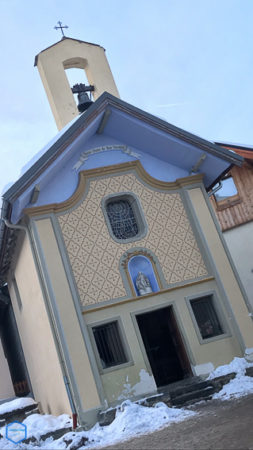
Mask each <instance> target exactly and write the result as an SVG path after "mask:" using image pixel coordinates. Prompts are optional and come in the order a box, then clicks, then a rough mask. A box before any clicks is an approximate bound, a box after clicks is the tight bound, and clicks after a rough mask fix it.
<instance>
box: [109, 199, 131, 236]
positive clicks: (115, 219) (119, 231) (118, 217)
mask: <svg viewBox="0 0 253 450" xmlns="http://www.w3.org/2000/svg"><path fill="white" fill-rule="evenodd" d="M106 211H107V215H108V218H109V221H110V224H111V227H112V232H113V234H114V236H115V237H116V238H117V239H128V238H131V237H133V236H136V235H137V234H138V232H139V229H138V224H137V221H136V217H135V215H134V211H133V208H132V206H131V204H130V201H129V200H127V199H121V200H113V201H109V202H108V203H107V205H106Z"/></svg>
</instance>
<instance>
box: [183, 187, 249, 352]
mask: <svg viewBox="0 0 253 450" xmlns="http://www.w3.org/2000/svg"><path fill="white" fill-rule="evenodd" d="M189 198H190V200H191V204H192V207H193V209H194V211H195V214H196V217H197V219H198V222H199V225H200V227H201V229H202V232H203V234H204V237H205V239H206V242H207V245H208V247H209V251H210V253H211V255H212V258H213V260H214V262H215V265H216V268H217V271H218V273H219V276H220V279H221V281H222V283H223V286H224V289H225V291H226V294H227V297H228V299H229V301H230V304H231V306H232V308H233V312H234V315H235V318H236V321H237V323H238V325H239V328H240V333H241V336H242V338H243V340H244V344H245V347H246V348H248V349H252V348H253V322H252V319H251V317H250V316H249V312H248V309H247V307H246V304H245V301H244V298H243V296H242V292H241V290H240V287H239V285H238V282H237V280H236V278H235V275H234V273H233V270H232V268H231V265H230V263H229V260H228V257H227V255H226V253H225V250H224V247H223V245H222V241H221V240H220V237H219V235H218V232H217V230H216V228H215V224H214V222H213V219H212V216H211V214H210V211H209V209H208V207H207V204H206V201H205V198H204V196H203V194H202V192H201V189H200V188H196V189H191V190H189Z"/></svg>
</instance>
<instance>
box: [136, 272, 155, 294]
mask: <svg viewBox="0 0 253 450" xmlns="http://www.w3.org/2000/svg"><path fill="white" fill-rule="evenodd" d="M135 284H136V287H137V290H138V292H139V295H145V294H149V293H150V292H153V291H152V287H151V284H150V281H149V278H148V277H147V276H146V275H144V273H143V272H138V275H137V278H136V282H135Z"/></svg>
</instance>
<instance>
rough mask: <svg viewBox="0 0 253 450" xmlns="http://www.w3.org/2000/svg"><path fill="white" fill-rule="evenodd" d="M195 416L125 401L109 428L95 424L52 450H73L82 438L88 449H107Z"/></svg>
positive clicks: (52, 444) (53, 444) (60, 441)
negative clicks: (67, 449) (67, 444)
mask: <svg viewBox="0 0 253 450" xmlns="http://www.w3.org/2000/svg"><path fill="white" fill-rule="evenodd" d="M195 414H196V413H195V412H193V411H188V410H185V409H178V408H169V407H168V406H166V405H165V404H164V403H162V402H160V403H157V404H156V405H155V407H151V408H148V407H146V406H141V405H138V404H136V403H132V402H131V401H130V400H126V401H125V402H123V403H122V405H121V406H120V407H119V408H118V410H117V413H116V417H115V419H114V421H113V422H112V423H111V424H110V425H108V426H105V427H101V426H100V425H99V424H96V425H95V426H94V427H93V428H92V429H91V430H89V431H83V432H78V433H73V432H71V433H67V434H65V435H64V436H63V437H62V438H60V439H58V440H57V441H54V442H50V449H61V448H70V447H71V446H72V445H75V444H77V443H78V442H79V441H80V440H81V439H82V438H87V439H88V441H87V443H86V444H85V448H92V447H106V446H108V445H113V444H115V443H117V442H119V441H124V440H127V439H130V438H131V437H134V436H140V435H141V434H147V433H151V432H153V431H155V430H159V429H161V428H164V427H166V426H168V425H170V424H171V423H175V422H181V421H182V420H185V419H188V418H189V417H192V416H193V415H195ZM68 440H71V444H69V446H67V447H65V446H66V441H68ZM48 445H49V442H48V441H47V442H45V443H44V444H42V445H41V447H42V448H43V447H44V448H48Z"/></svg>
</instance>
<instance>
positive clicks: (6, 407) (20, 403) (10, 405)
mask: <svg viewBox="0 0 253 450" xmlns="http://www.w3.org/2000/svg"><path fill="white" fill-rule="evenodd" d="M35 404H36V402H35V401H34V400H33V398H30V397H20V398H16V399H15V400H11V401H10V402H7V403H2V405H0V414H5V413H9V412H11V411H15V410H16V409H21V408H25V407H26V406H30V405H35Z"/></svg>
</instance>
